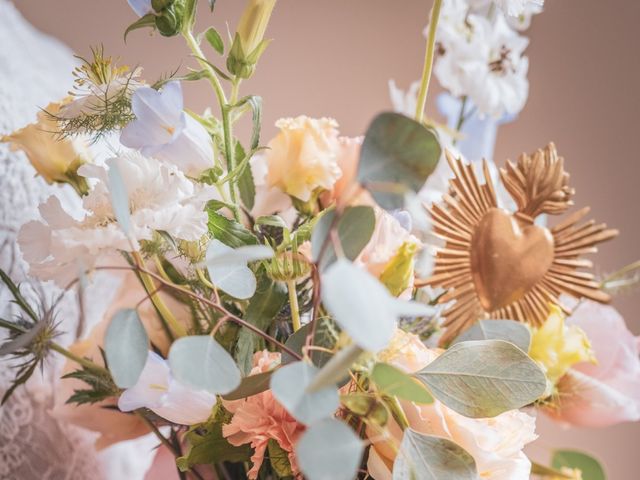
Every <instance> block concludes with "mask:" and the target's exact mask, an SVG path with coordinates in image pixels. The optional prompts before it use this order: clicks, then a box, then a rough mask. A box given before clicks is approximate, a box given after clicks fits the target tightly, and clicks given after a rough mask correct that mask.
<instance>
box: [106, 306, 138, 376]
mask: <svg viewBox="0 0 640 480" xmlns="http://www.w3.org/2000/svg"><path fill="white" fill-rule="evenodd" d="M104 351H105V356H106V357H107V364H108V366H109V371H110V372H111V376H112V377H113V381H114V382H115V384H116V385H117V386H118V387H120V388H130V387H133V386H134V385H135V384H136V382H137V381H138V378H139V377H140V373H142V369H143V368H144V365H145V363H146V362H147V356H148V352H149V337H148V336H147V332H146V331H145V329H144V326H143V325H142V322H141V321H140V317H139V316H138V312H136V311H135V310H133V309H124V310H118V311H117V312H116V314H115V315H114V316H113V318H112V319H111V322H110V323H109V326H108V327H107V331H106V333H105V336H104Z"/></svg>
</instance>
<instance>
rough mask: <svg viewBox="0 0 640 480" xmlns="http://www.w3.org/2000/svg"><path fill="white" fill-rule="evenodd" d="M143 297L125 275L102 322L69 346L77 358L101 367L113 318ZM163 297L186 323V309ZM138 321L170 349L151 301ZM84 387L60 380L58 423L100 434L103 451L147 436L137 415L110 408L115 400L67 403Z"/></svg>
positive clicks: (134, 279)
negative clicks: (106, 333)
mask: <svg viewBox="0 0 640 480" xmlns="http://www.w3.org/2000/svg"><path fill="white" fill-rule="evenodd" d="M145 295H146V292H145V291H144V288H143V287H142V284H141V283H140V281H139V280H138V279H137V277H136V276H135V274H133V273H127V274H126V275H125V276H124V277H123V281H122V284H121V286H120V289H119V290H118V293H117V294H116V295H115V297H114V298H115V301H114V302H113V304H112V305H111V306H110V307H109V309H108V310H107V311H106V312H105V315H104V317H103V319H102V320H101V321H100V322H99V323H98V324H97V325H95V327H94V328H93V329H92V330H91V332H90V334H89V336H88V338H87V339H85V340H80V341H78V342H76V343H74V344H73V345H71V346H70V347H69V350H71V351H72V352H73V353H75V354H76V355H78V356H81V357H86V358H89V359H91V360H92V361H94V362H95V363H97V364H99V365H103V361H102V355H101V354H100V346H102V345H103V344H104V335H105V332H106V329H107V327H108V325H109V322H110V321H111V318H112V317H113V315H114V314H115V313H116V312H117V311H118V310H120V309H122V308H135V306H136V304H138V302H139V301H140V300H141V299H143V298H144V297H145ZM161 295H162V298H163V300H164V301H165V303H166V304H167V306H168V307H169V309H171V311H172V312H173V313H174V314H175V315H176V317H177V318H178V319H179V320H180V321H182V322H183V323H185V324H186V322H187V321H188V320H189V318H190V315H189V311H188V307H187V306H186V305H184V304H182V303H180V302H178V301H177V300H175V299H173V298H172V297H171V296H169V295H166V294H162V293H161ZM138 313H139V315H140V319H141V320H142V323H143V324H144V326H145V329H146V331H147V334H148V335H149V339H150V341H151V343H152V344H153V345H155V346H156V348H158V349H159V350H160V351H161V352H163V353H166V352H167V351H168V349H169V341H168V339H167V336H166V334H165V332H164V329H163V327H162V324H161V322H160V320H159V319H158V315H157V313H156V311H155V309H154V307H153V304H152V303H151V301H149V300H147V301H145V302H144V303H143V304H141V305H140V306H139V308H138ZM78 368H79V367H78V365H77V364H76V363H75V362H72V361H71V360H67V362H66V363H65V365H64V368H63V374H67V373H71V372H73V371H74V370H77V369H78ZM86 388H87V385H86V384H85V383H84V382H82V381H80V380H76V379H73V378H69V379H63V380H61V381H60V384H59V386H58V388H57V393H56V401H55V404H54V407H53V409H52V411H51V414H52V415H53V416H54V417H57V418H59V419H61V420H64V421H67V422H69V423H72V424H74V425H78V426H80V427H83V428H86V429H88V430H93V431H95V432H98V433H100V437H99V438H98V439H97V441H96V448H98V449H102V448H105V447H108V446H109V445H111V444H114V443H117V442H121V441H123V440H129V439H132V438H136V437H139V436H142V435H145V434H147V433H149V429H148V427H147V426H146V424H145V423H144V422H143V421H142V420H140V418H138V417H137V416H136V415H133V414H125V413H121V412H119V411H118V410H115V409H112V408H104V407H113V406H114V405H115V404H116V401H115V400H111V399H108V400H104V401H102V402H99V403H95V404H83V405H76V404H67V403H66V401H67V399H68V398H69V397H70V396H71V395H72V394H73V392H74V390H76V389H86Z"/></svg>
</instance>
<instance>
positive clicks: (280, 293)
mask: <svg viewBox="0 0 640 480" xmlns="http://www.w3.org/2000/svg"><path fill="white" fill-rule="evenodd" d="M286 300H287V288H286V287H285V286H284V284H282V283H278V282H274V281H273V280H271V279H270V278H269V277H267V276H266V275H262V276H261V277H260V281H259V282H258V286H257V287H256V293H255V295H254V296H253V297H252V298H251V300H250V301H249V305H248V306H247V310H246V311H245V315H244V320H245V321H247V322H249V323H250V324H252V325H254V326H256V327H258V328H259V329H260V330H263V331H267V330H268V329H269V327H270V326H271V323H272V322H273V319H274V318H275V316H276V315H277V314H278V312H279V311H280V310H281V309H282V306H283V305H284V304H285V302H286ZM257 340H258V336H257V335H256V334H255V333H253V332H251V331H250V330H248V329H246V328H243V329H241V330H240V334H239V335H238V343H237V345H236V355H235V357H236V360H237V361H238V366H239V367H240V370H241V371H243V372H244V373H245V374H249V372H250V371H251V367H252V363H253V352H255V351H256V348H255V347H256V341H257Z"/></svg>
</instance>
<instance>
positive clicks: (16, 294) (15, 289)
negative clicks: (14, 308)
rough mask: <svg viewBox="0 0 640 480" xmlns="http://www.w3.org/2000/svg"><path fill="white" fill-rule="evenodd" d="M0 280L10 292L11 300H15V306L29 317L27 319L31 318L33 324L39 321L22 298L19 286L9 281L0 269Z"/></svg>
mask: <svg viewBox="0 0 640 480" xmlns="http://www.w3.org/2000/svg"><path fill="white" fill-rule="evenodd" d="M0 279H2V282H3V283H4V284H5V285H6V286H7V288H8V289H9V291H10V292H11V295H12V296H13V299H14V300H15V302H16V304H17V305H18V306H19V307H20V308H21V309H22V310H23V311H24V312H25V313H26V314H27V315H29V317H31V319H32V320H33V321H34V322H38V321H39V318H38V315H36V312H34V311H33V308H31V306H30V305H29V302H27V301H26V300H25V298H24V297H23V296H22V293H21V292H20V286H19V285H16V284H15V283H14V282H13V280H11V278H10V277H9V275H7V274H6V273H5V271H4V270H2V269H0Z"/></svg>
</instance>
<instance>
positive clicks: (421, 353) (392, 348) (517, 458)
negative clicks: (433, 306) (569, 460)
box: [367, 330, 536, 480]
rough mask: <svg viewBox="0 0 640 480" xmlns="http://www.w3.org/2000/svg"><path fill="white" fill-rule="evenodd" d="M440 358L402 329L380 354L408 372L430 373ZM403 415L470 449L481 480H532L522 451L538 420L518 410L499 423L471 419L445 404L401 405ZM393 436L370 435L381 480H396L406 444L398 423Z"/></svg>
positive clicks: (372, 468)
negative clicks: (397, 464)
mask: <svg viewBox="0 0 640 480" xmlns="http://www.w3.org/2000/svg"><path fill="white" fill-rule="evenodd" d="M438 355H439V351H438V350H432V349H429V348H427V347H426V346H425V345H424V344H423V343H422V341H421V340H420V339H419V338H418V337H417V336H415V335H413V334H410V333H406V332H403V331H401V330H397V331H396V334H395V336H394V338H393V339H392V341H391V343H390V345H389V347H388V348H387V349H386V350H384V351H383V352H381V353H380V354H378V358H379V360H381V361H384V362H387V363H390V364H392V365H394V366H395V367H397V368H400V369H402V370H404V371H406V372H407V373H413V372H415V371H417V370H420V369H422V368H424V367H425V366H426V365H427V364H429V363H430V362H431V361H433V360H434V359H435V358H436V357H437V356H438ZM400 403H401V406H402V410H403V412H404V414H405V416H406V418H407V420H408V422H409V425H410V427H411V428H412V429H414V430H415V431H417V432H420V433H424V434H428V435H436V436H439V437H443V438H447V439H449V440H452V441H453V442H455V443H457V444H458V445H460V446H461V447H462V448H464V449H465V450H466V451H467V452H469V454H471V455H472V456H473V458H474V460H475V461H476V466H477V468H478V473H479V476H480V478H482V479H486V480H528V479H529V473H530V471H531V462H530V461H529V459H528V458H527V457H526V456H525V454H524V453H523V452H522V449H523V448H524V446H525V445H526V444H527V443H529V442H531V441H533V440H535V439H536V435H535V417H532V416H530V415H527V414H526V413H524V412H520V411H518V410H513V411H509V412H505V413H503V414H501V415H498V416H497V417H494V418H481V419H478V418H467V417H464V416H462V415H460V414H458V413H456V412H454V411H453V410H451V409H449V408H447V407H446V406H444V405H443V404H442V403H440V402H439V401H437V400H436V401H434V403H432V404H430V405H417V404H415V403H412V402H407V401H401V402H400ZM387 433H388V437H387V438H385V439H381V438H380V436H381V435H380V432H374V431H372V430H371V429H368V430H367V434H368V436H369V438H370V440H372V442H373V444H372V447H371V449H370V451H369V460H368V465H367V466H368V468H369V473H370V474H371V476H372V477H373V478H374V479H375V480H387V479H389V480H390V479H391V478H392V470H393V462H394V460H395V457H396V452H397V448H398V446H399V444H400V441H401V439H402V431H401V430H400V427H399V426H398V424H397V423H396V422H395V421H393V420H391V421H390V422H389V423H388V424H387Z"/></svg>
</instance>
